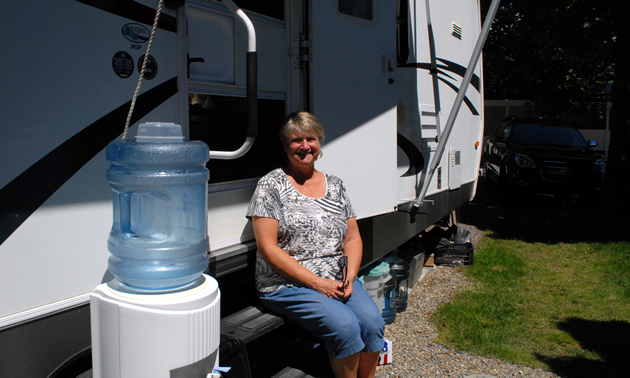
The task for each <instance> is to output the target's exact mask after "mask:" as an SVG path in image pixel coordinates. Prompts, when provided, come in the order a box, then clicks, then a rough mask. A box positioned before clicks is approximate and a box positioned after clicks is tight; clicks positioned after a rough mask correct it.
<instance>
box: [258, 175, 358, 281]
mask: <svg viewBox="0 0 630 378" xmlns="http://www.w3.org/2000/svg"><path fill="white" fill-rule="evenodd" d="M324 177H325V178H326V194H325V195H324V196H323V197H321V198H311V197H307V196H305V195H303V194H301V193H300V192H298V191H297V189H295V187H294V186H293V184H291V181H289V178H288V177H287V175H286V173H284V171H283V170H282V169H281V168H277V169H275V170H273V171H271V172H269V173H268V174H267V175H265V176H264V177H262V178H261V179H260V180H259V181H258V185H257V186H256V191H255V192H254V195H253V197H252V200H251V202H250V204H249V208H248V210H247V218H248V219H251V217H254V216H256V217H264V218H273V219H277V220H278V247H280V248H281V249H282V250H283V251H284V252H286V253H287V254H289V255H290V256H291V257H293V258H294V259H295V260H296V261H297V262H299V263H300V264H301V265H302V266H304V267H305V268H307V269H308V270H310V271H311V272H313V273H315V274H316V275H317V276H319V277H323V278H330V279H335V276H336V274H337V273H338V272H339V266H338V260H339V258H341V256H343V241H344V239H345V237H346V232H347V230H348V218H354V217H356V214H355V212H354V210H353V209H352V205H351V203H350V200H349V199H348V196H347V194H346V189H345V187H344V185H343V182H342V181H341V179H339V178H337V177H336V176H333V175H330V174H327V173H324ZM295 284H296V283H294V282H292V281H291V280H289V279H287V278H285V277H283V276H281V275H279V274H278V273H276V272H275V271H274V270H273V268H272V267H271V266H270V265H269V264H268V263H267V262H266V261H265V260H263V259H262V258H261V257H260V255H258V254H257V255H256V288H257V289H258V291H259V292H272V291H275V290H279V289H281V288H283V287H288V286H293V285H295Z"/></svg>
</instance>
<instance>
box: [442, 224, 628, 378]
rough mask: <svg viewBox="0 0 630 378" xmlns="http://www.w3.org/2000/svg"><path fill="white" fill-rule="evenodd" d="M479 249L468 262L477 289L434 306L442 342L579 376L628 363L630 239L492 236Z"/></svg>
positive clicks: (612, 370) (613, 370)
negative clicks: (552, 240)
mask: <svg viewBox="0 0 630 378" xmlns="http://www.w3.org/2000/svg"><path fill="white" fill-rule="evenodd" d="M474 257H475V260H474V265H473V266H471V267H465V268H462V269H463V271H464V272H465V274H466V275H467V276H468V277H470V278H471V279H472V280H473V281H474V282H476V283H477V285H476V286H475V289H473V290H469V291H465V292H462V293H460V294H458V295H457V296H456V298H455V299H454V300H453V301H451V302H450V303H447V304H445V305H443V306H441V307H440V308H439V309H438V310H437V311H436V312H435V313H434V314H433V317H432V320H433V322H434V324H435V325H436V326H437V328H438V331H439V336H438V341H439V342H441V343H443V344H444V345H446V346H448V347H451V348H454V349H456V350H460V351H469V352H472V353H476V354H480V355H485V356H492V357H497V358H500V359H502V360H505V361H510V362H514V363H518V364H524V365H528V366H531V367H534V368H543V369H546V370H551V371H555V372H557V373H559V374H560V373H562V374H568V375H572V376H597V375H598V374H601V373H604V372H608V373H609V374H612V375H613V376H614V375H615V374H616V373H617V372H622V371H626V370H627V369H626V367H625V366H622V364H623V363H625V360H627V359H628V357H630V347H629V346H627V344H630V341H628V340H629V338H630V243H623V242H619V243H608V244H603V243H576V244H565V243H559V244H544V243H525V242H522V241H516V240H501V239H493V238H491V237H489V236H486V237H484V238H483V239H482V241H481V242H480V243H479V245H478V246H477V247H476V250H475V256H474ZM624 356H625V357H624ZM621 369H623V370H621ZM600 376H602V375H600ZM608 376H610V375H608Z"/></svg>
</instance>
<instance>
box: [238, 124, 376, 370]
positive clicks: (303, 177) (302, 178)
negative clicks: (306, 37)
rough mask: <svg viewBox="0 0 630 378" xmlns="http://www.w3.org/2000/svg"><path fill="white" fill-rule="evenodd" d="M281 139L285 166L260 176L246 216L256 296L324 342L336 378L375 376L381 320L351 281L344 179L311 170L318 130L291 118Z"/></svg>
mask: <svg viewBox="0 0 630 378" xmlns="http://www.w3.org/2000/svg"><path fill="white" fill-rule="evenodd" d="M280 139H281V141H282V144H283V147H284V150H285V152H286V154H287V160H288V161H287V162H286V164H284V165H283V166H282V167H281V168H277V169H275V170H273V171H271V172H270V173H268V174H267V175H266V176H264V177H262V178H261V179H260V181H259V182H258V186H257V187H256V191H255V193H254V196H253V198H252V201H251V203H250V206H249V209H248V211H247V217H248V218H249V219H251V220H252V222H253V226H254V234H255V236H256V244H257V247H258V255H257V260H256V286H257V289H258V292H259V297H260V299H261V301H262V303H263V304H264V305H265V306H266V307H268V308H270V309H271V310H273V311H275V312H277V313H280V314H282V315H283V316H285V317H287V318H289V319H291V320H293V321H294V322H296V323H297V324H299V325H300V326H301V327H303V328H305V329H306V330H307V331H308V332H310V333H311V334H312V335H314V336H316V337H318V338H321V339H323V340H324V346H325V347H326V349H327V350H328V354H329V359H330V363H331V367H332V370H333V372H334V374H335V376H336V377H374V374H375V371H376V365H377V363H378V355H379V351H380V350H381V349H382V348H383V343H384V341H383V333H384V321H383V318H382V317H381V314H380V312H379V311H378V308H377V307H376V304H375V303H374V301H373V300H372V298H371V297H370V296H369V295H368V293H367V292H366V291H365V289H363V286H362V285H361V282H360V281H359V280H358V279H357V273H358V271H359V266H360V264H361V256H362V254H363V242H362V241H361V235H360V234H359V229H358V226H357V221H356V214H355V213H354V210H353V209H352V205H351V204H350V201H349V199H348V197H347V195H346V191H345V187H344V185H343V182H342V181H341V180H340V179H339V178H337V177H335V176H333V175H330V174H327V173H324V172H321V171H319V170H317V169H315V161H316V160H317V159H318V158H319V157H321V155H322V153H321V142H323V141H324V129H323V128H322V126H321V125H320V124H319V122H318V121H317V119H316V118H315V117H314V116H313V115H312V114H310V113H307V112H299V113H293V114H291V115H290V116H289V118H288V119H287V122H286V124H285V125H284V126H283V127H282V129H281V130H280Z"/></svg>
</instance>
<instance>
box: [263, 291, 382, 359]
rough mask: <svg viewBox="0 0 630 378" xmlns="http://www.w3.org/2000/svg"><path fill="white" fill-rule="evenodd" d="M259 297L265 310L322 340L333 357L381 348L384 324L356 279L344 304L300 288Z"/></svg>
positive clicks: (370, 299)
mask: <svg viewBox="0 0 630 378" xmlns="http://www.w3.org/2000/svg"><path fill="white" fill-rule="evenodd" d="M258 296H259V297H260V300H261V302H262V304H263V305H264V306H265V307H267V308H269V309H270V310H272V311H274V312H276V313H278V314H281V315H283V316H284V317H286V318H289V319H290V320H292V321H294V322H295V323H297V324H298V325H299V326H301V327H302V328H304V329H306V330H307V331H308V332H309V333H310V334H311V335H313V336H315V337H317V338H320V339H323V340H324V347H325V348H326V350H327V351H328V354H330V355H332V356H335V357H336V358H344V357H347V356H350V355H352V354H355V353H358V352H367V353H372V352H377V351H380V350H381V349H383V345H384V340H383V337H384V333H385V322H384V321H383V317H382V316H381V314H380V312H379V311H378V307H376V303H374V300H373V299H372V297H370V295H369V294H368V293H367V291H365V289H364V288H363V286H362V285H361V281H359V280H358V279H355V280H354V283H353V292H352V295H351V296H350V298H349V299H348V301H347V302H346V303H343V302H341V301H339V300H336V299H332V298H328V297H325V296H323V295H322V294H320V293H318V292H317V291H315V290H313V289H309V288H307V287H301V286H293V287H285V288H282V289H280V290H276V291H273V292H271V293H258Z"/></svg>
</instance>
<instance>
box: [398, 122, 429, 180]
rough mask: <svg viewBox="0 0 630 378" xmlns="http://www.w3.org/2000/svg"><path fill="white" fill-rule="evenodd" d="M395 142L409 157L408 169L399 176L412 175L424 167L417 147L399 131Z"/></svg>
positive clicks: (422, 158)
mask: <svg viewBox="0 0 630 378" xmlns="http://www.w3.org/2000/svg"><path fill="white" fill-rule="evenodd" d="M396 144H398V147H400V149H402V150H403V152H404V153H405V155H407V158H408V159H409V169H408V170H407V172H405V173H403V174H402V175H401V176H400V177H406V176H413V175H415V174H418V173H420V172H421V171H422V168H424V157H423V156H422V152H420V150H419V149H418V147H416V145H415V144H413V142H412V141H410V140H409V139H407V138H405V137H404V136H403V135H402V134H400V133H398V138H397V140H396Z"/></svg>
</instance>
